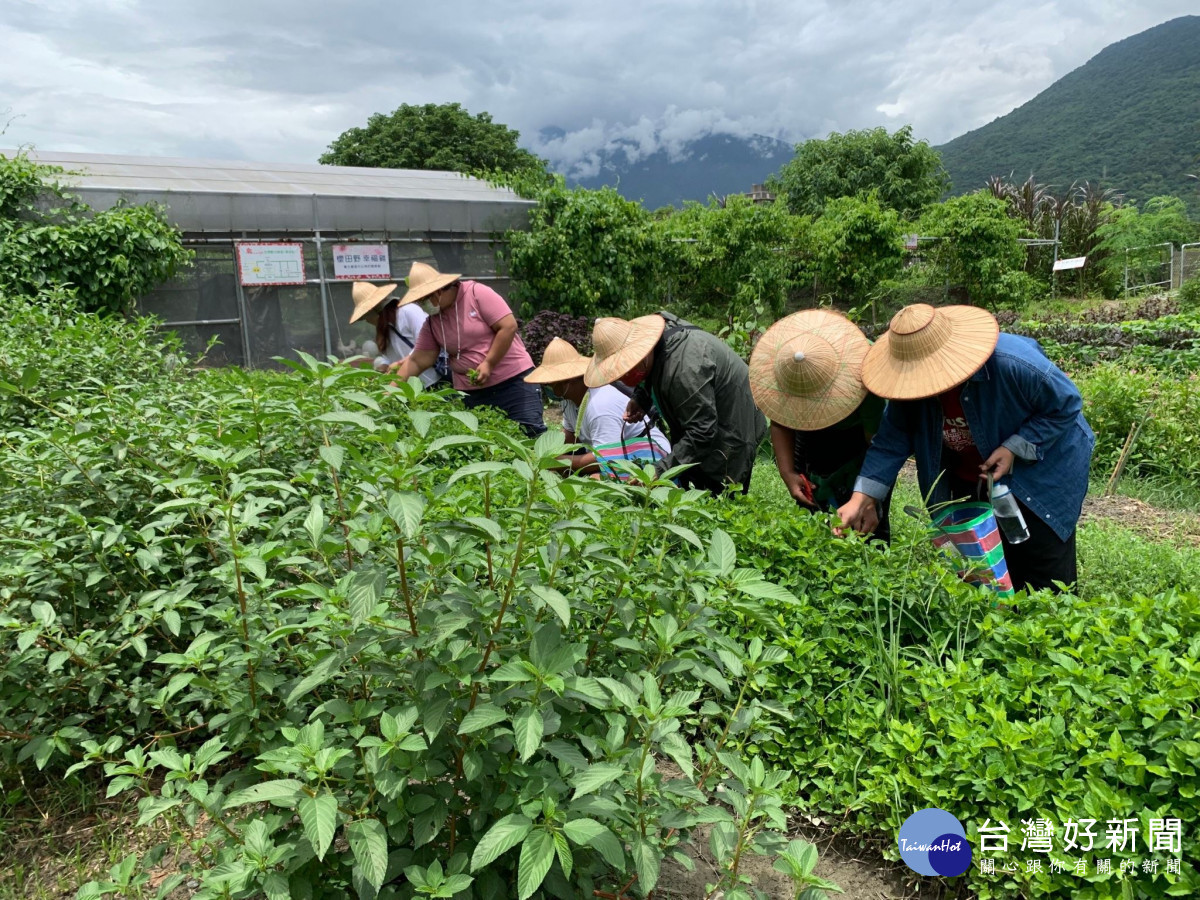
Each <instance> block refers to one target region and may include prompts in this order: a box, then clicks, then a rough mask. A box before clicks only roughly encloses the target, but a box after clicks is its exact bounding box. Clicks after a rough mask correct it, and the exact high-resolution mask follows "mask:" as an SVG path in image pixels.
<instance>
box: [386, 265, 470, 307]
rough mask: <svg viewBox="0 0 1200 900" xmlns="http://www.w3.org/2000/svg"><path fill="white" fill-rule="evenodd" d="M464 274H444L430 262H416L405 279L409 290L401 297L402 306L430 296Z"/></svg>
mask: <svg viewBox="0 0 1200 900" xmlns="http://www.w3.org/2000/svg"><path fill="white" fill-rule="evenodd" d="M460 278H462V275H459V274H457V273H446V274H444V275H443V274H442V273H441V272H439V271H438V270H437V269H435V268H434V267H433V266H431V265H429V264H428V263H423V262H415V263H413V264H412V268H411V269H409V270H408V278H406V279H404V283H405V284H406V285H408V290H407V291H405V292H404V296H403V297H401V298H400V305H401V306H408V304H410V303H416V302H417V301H418V300H420V299H421V298H422V297H428V296H429V295H430V294H432V293H433V292H434V291H436V290H438V289H439V288H444V287H445V286H446V285H448V284H450V283H451V282H454V281H458V279H460Z"/></svg>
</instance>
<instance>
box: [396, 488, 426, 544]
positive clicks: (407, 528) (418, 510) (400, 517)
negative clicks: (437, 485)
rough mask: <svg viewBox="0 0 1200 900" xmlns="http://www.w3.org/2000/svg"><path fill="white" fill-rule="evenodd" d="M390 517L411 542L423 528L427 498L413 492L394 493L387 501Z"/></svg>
mask: <svg viewBox="0 0 1200 900" xmlns="http://www.w3.org/2000/svg"><path fill="white" fill-rule="evenodd" d="M387 510H388V516H389V518H391V520H392V521H393V522H395V523H396V525H397V526H399V528H400V533H401V534H403V535H404V538H405V539H406V540H411V539H412V538H413V537H414V536H416V534H417V529H418V528H420V527H421V516H423V515H424V514H425V498H424V497H422V496H421V495H420V494H414V493H413V492H411V491H403V492H402V491H392V492H391V493H390V494H389V495H388V501H387Z"/></svg>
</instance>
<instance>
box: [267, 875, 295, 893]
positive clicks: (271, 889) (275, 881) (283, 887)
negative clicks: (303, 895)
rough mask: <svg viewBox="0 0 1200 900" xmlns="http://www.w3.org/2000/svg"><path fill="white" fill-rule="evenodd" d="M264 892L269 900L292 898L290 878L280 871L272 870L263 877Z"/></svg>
mask: <svg viewBox="0 0 1200 900" xmlns="http://www.w3.org/2000/svg"><path fill="white" fill-rule="evenodd" d="M262 885H263V893H264V894H266V896H267V900H291V898H292V891H291V888H290V886H289V885H288V880H287V878H285V877H284V876H283V875H281V874H279V873H278V872H272V873H271V874H269V875H268V876H267V877H266V878H264V879H263V883H262Z"/></svg>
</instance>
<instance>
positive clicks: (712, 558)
mask: <svg viewBox="0 0 1200 900" xmlns="http://www.w3.org/2000/svg"><path fill="white" fill-rule="evenodd" d="M708 561H709V562H710V563H711V564H712V567H713V568H714V569H716V570H717V572H718V573H720V574H721V575H728V574H729V573H730V572H732V571H733V567H734V565H735V564H736V563H737V550H736V549H735V548H734V546H733V538H731V537H730V536H729V535H728V534H726V533H725V532H724V531H722V530H721V529H720V528H717V529H715V530H714V531H713V533H712V543H710V544H709V545H708ZM642 887H643V888H645V885H643V886H642Z"/></svg>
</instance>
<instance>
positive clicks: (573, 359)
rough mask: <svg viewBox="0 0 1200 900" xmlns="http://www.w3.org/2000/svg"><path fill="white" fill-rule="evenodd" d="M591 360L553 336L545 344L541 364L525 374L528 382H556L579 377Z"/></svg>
mask: <svg viewBox="0 0 1200 900" xmlns="http://www.w3.org/2000/svg"><path fill="white" fill-rule="evenodd" d="M591 361H592V360H591V359H590V358H589V357H587V356H582V355H580V353H579V351H578V350H576V349H575V348H574V347H572V346H571V345H570V344H569V343H567V342H566V341H564V340H563V339H562V338H554V339H553V340H552V341H550V343H549V344H547V345H546V352H545V353H543V354H542V364H541V365H540V366H538V367H537V368H536V369H534V370H533V371H532V372H530V373H529V374H528V375H526V376H525V380H526V381H528V382H529V383H530V384H556V383H557V382H559V381H570V380H571V379H573V378H579V377H580V376H581V375H583V373H584V372H585V371H587V367H588V364H589V363H590V362H591Z"/></svg>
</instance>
